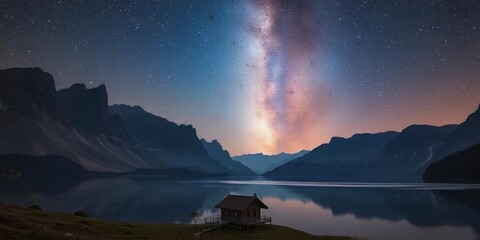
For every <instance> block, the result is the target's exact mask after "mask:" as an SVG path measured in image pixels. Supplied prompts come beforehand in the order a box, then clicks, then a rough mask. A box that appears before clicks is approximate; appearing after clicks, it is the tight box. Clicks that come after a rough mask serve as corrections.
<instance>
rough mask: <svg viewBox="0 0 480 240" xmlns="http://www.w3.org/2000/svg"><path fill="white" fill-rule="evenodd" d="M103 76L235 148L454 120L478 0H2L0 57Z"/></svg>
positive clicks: (117, 90)
mask: <svg viewBox="0 0 480 240" xmlns="http://www.w3.org/2000/svg"><path fill="white" fill-rule="evenodd" d="M10 67H41V68H42V69H44V70H45V71H48V72H50V73H51V74H52V75H53V76H54V78H55V80H56V85H57V89H61V88H66V87H69V86H70V85H72V84H73V83H77V82H83V83H85V84H86V85H87V86H90V87H96V86H98V85H100V84H106V86H107V91H108V93H109V103H110V104H114V103H125V104H129V105H140V106H142V107H143V108H144V109H145V110H147V111H149V112H152V113H154V114H156V115H160V116H162V117H165V118H167V119H169V120H171V121H174V122H177V123H186V124H192V125H193V126H194V127H195V128H196V129H197V133H198V135H199V136H200V137H203V138H206V139H208V140H212V139H218V140H219V141H220V142H221V143H222V145H223V146H224V147H225V148H226V149H228V150H229V151H230V152H231V153H232V154H233V155H236V154H242V153H251V152H264V153H269V154H272V153H278V152H282V151H285V152H294V151H298V150H301V149H311V148H314V147H316V146H318V145H319V144H321V143H324V142H328V141H329V139H330V138H331V137H332V136H344V137H349V136H351V135H352V134H354V133H359V132H379V131H385V130H401V129H403V128H404V127H406V126H408V125H411V124H432V125H444V124H449V123H459V122H461V121H463V120H464V119H465V118H466V116H467V115H468V114H469V113H471V112H473V111H474V110H475V109H476V108H477V106H478V104H479V103H480V1H477V0H466V1H460V0H450V1H419V0H415V1H409V0H398V1H387V0H378V1H359V0H352V1H333V0H332V1H330V0H329V1H327V0H324V1H222V0H220V1H153V0H152V1H150V0H145V1H96V0H83V1H80V0H77V1H73V0H68V1H46V0H45V1H31V0H3V1H0V68H1V69H5V68H10Z"/></svg>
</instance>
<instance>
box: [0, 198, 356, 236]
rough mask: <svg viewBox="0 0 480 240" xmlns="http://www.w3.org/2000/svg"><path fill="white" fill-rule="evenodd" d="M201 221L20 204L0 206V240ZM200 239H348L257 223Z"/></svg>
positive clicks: (183, 231) (181, 232)
mask: <svg viewBox="0 0 480 240" xmlns="http://www.w3.org/2000/svg"><path fill="white" fill-rule="evenodd" d="M87 214H88V213H87ZM202 228H203V226H202V224H199V225H198V226H197V227H194V225H192V224H173V223H165V224H142V223H130V222H120V221H110V220H99V219H94V218H90V217H82V216H75V215H73V214H67V213H56V212H44V211H42V210H39V209H30V208H24V207H19V206H11V205H3V204H2V205H0V233H1V234H0V235H1V239H3V238H5V239H178V240H182V239H194V236H193V234H194V233H197V232H199V231H200V230H202ZM201 239H232V240H233V239H316V240H350V239H358V238H353V237H342V236H315V235H311V234H308V233H305V232H302V231H300V230H296V229H293V228H289V227H286V226H279V225H272V227H271V228H270V227H269V226H259V227H257V228H255V229H251V230H249V231H246V230H236V229H231V228H225V227H224V228H221V229H220V230H213V231H209V232H206V233H203V234H202V235H201Z"/></svg>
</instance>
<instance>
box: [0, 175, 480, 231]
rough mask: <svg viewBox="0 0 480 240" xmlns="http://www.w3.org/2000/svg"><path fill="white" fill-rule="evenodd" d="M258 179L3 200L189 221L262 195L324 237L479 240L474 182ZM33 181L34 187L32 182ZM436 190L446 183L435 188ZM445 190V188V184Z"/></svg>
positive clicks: (276, 214)
mask: <svg viewBox="0 0 480 240" xmlns="http://www.w3.org/2000/svg"><path fill="white" fill-rule="evenodd" d="M257 183H258V181H238V180H235V182H228V181H165V180H162V179H157V178H136V179H130V178H111V179H91V180H87V181H84V182H81V183H79V184H75V185H71V187H68V188H64V189H56V191H45V189H44V188H37V189H35V187H33V188H31V189H23V190H22V191H20V190H18V189H14V188H11V187H8V186H6V185H2V186H1V193H2V198H3V200H4V201H5V202H7V203H11V204H19V205H23V206H29V205H32V204H39V205H40V206H41V207H42V208H44V209H46V210H49V211H59V212H74V211H77V210H81V211H84V212H86V213H87V214H89V215H90V216H93V217H97V218H103V219H115V220H120V221H131V222H144V223H166V222H190V218H189V212H191V211H194V210H198V211H200V212H202V214H203V215H204V216H208V215H212V214H216V213H217V210H216V209H214V208H213V206H215V204H216V203H218V201H220V200H221V199H222V198H223V197H224V196H225V195H227V194H229V193H238V194H246V195H251V194H253V193H257V194H259V196H262V200H263V201H264V202H265V203H266V204H267V205H268V206H269V207H270V209H268V210H266V212H265V214H267V215H271V216H272V217H273V221H274V223H276V224H281V225H286V226H290V227H294V228H298V229H301V230H304V231H307V232H310V233H313V234H319V235H356V236H366V237H369V238H371V239H467V240H468V239H479V235H478V233H479V232H480V207H479V202H478V201H476V200H478V199H479V198H478V196H480V192H479V190H478V189H476V188H475V187H473V186H470V187H461V189H462V190H453V188H452V186H446V188H438V186H433V187H434V189H437V190H436V191H431V190H426V189H427V188H428V186H427V185H422V186H421V187H418V188H416V187H410V188H406V187H401V188H396V187H392V186H383V187H378V186H376V187H373V188H371V187H357V186H333V187H332V186H328V187H327V186H316V185H315V186H311V185H308V184H306V185H298V184H295V185H292V184H265V183H263V184H257ZM32 186H34V185H32ZM438 189H443V190H441V191H438ZM445 189H448V190H445Z"/></svg>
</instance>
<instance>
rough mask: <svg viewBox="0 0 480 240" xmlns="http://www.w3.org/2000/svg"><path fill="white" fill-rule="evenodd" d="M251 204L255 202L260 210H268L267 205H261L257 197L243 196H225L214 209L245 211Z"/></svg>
mask: <svg viewBox="0 0 480 240" xmlns="http://www.w3.org/2000/svg"><path fill="white" fill-rule="evenodd" d="M252 202H257V203H258V205H259V206H260V208H265V209H268V207H267V205H265V203H263V202H262V201H261V200H260V199H258V198H257V196H243V195H231V194H229V195H228V196H226V197H225V198H224V199H223V200H222V201H220V202H219V203H218V204H217V205H216V206H215V208H225V209H232V210H239V211H243V210H245V209H246V208H247V207H248V206H250V204H251V203H252Z"/></svg>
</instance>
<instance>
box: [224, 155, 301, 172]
mask: <svg viewBox="0 0 480 240" xmlns="http://www.w3.org/2000/svg"><path fill="white" fill-rule="evenodd" d="M306 153H308V151H307V150H302V151H300V152H297V153H279V154H276V155H264V154H263V153H254V154H244V155H240V156H235V157H233V160H235V161H238V162H241V163H243V164H244V165H245V166H247V167H249V168H250V169H252V170H253V171H254V172H256V173H258V174H263V173H265V172H267V171H270V170H272V169H274V168H276V167H278V166H281V165H283V164H285V163H287V162H289V161H290V160H293V159H295V158H299V157H301V156H303V155H305V154H306Z"/></svg>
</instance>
